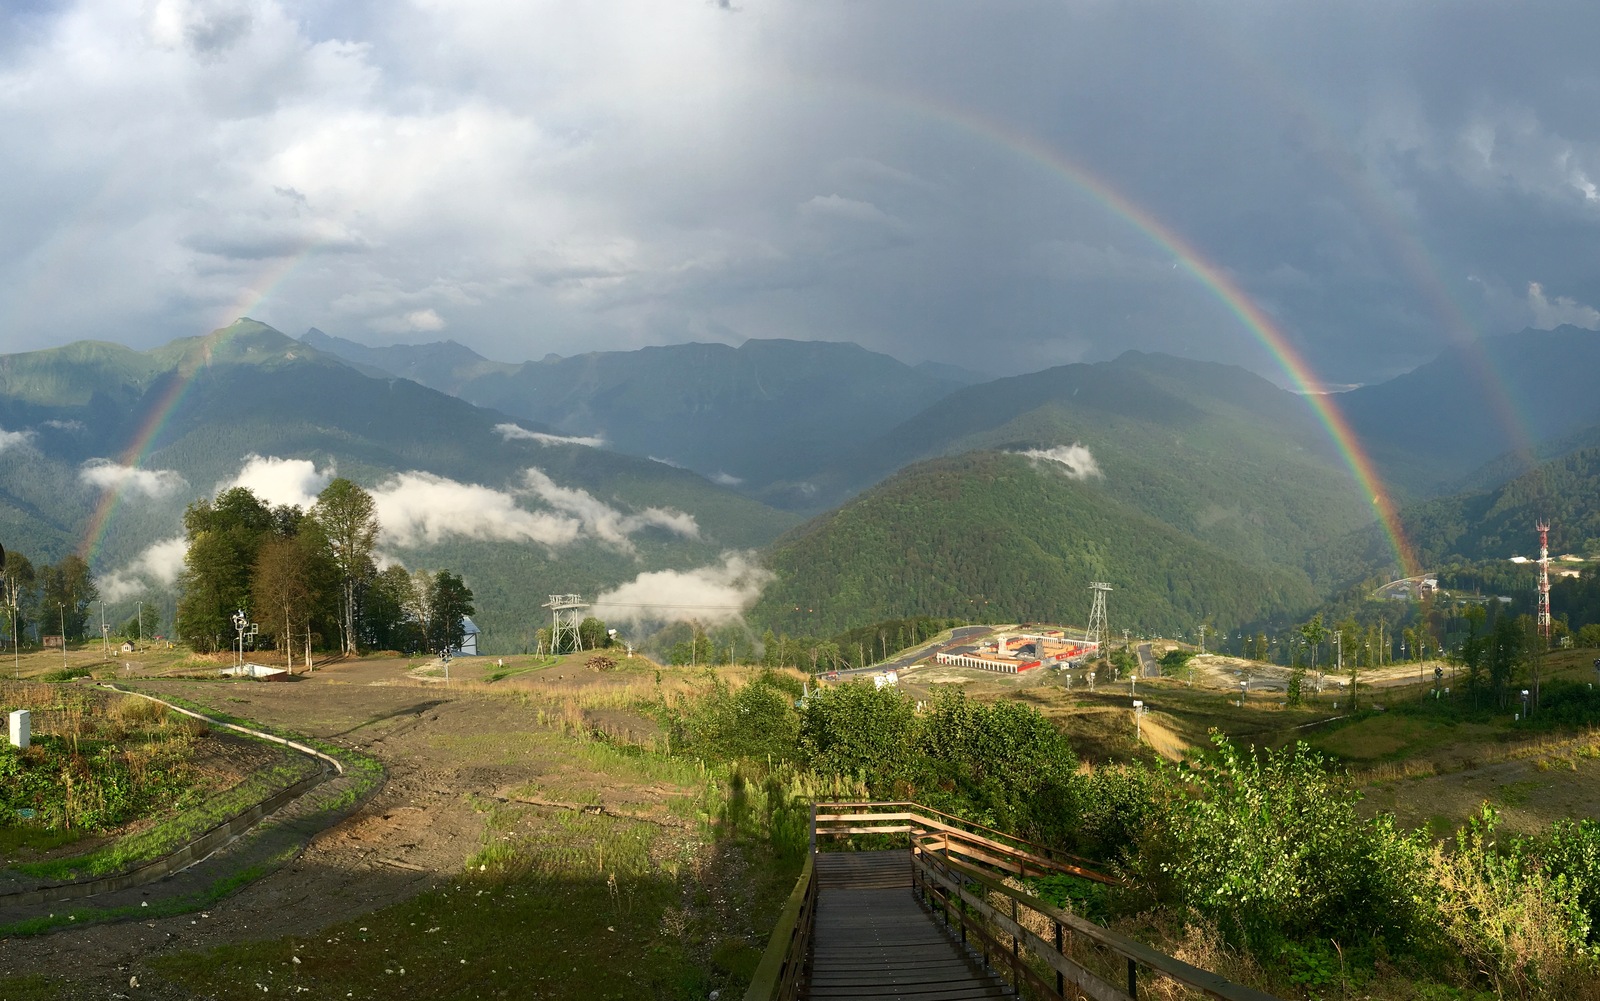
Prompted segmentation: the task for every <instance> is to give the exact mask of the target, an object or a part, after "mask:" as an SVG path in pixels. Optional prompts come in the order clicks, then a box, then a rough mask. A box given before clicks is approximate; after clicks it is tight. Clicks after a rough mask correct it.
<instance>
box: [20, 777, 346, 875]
mask: <svg viewBox="0 0 1600 1001" xmlns="http://www.w3.org/2000/svg"><path fill="white" fill-rule="evenodd" d="M316 771H317V765H316V764H314V763H313V762H311V761H310V760H308V759H307V758H305V757H303V756H301V755H298V754H297V755H295V756H294V757H293V758H290V759H288V760H285V761H283V762H280V763H278V764H276V765H273V766H272V767H270V768H267V769H265V770H263V771H258V772H255V773H254V774H252V775H250V776H249V777H248V778H246V779H245V780H244V781H242V782H240V783H238V784H237V785H235V786H233V787H232V788H230V789H226V790H224V791H222V792H220V793H217V794H215V795H211V796H207V797H206V798H205V799H204V800H202V801H201V802H200V803H199V804H197V805H196V806H194V807H191V808H190V809H188V810H185V811H183V812H182V813H179V814H177V815H175V816H171V817H163V818H160V819H158V820H157V821H156V822H155V823H153V824H151V825H150V826H149V827H146V828H144V829H142V830H139V831H136V832H134V833H132V834H130V835H128V836H126V837H123V838H118V839H117V840H115V841H113V842H111V843H110V844H107V845H103V846H101V847H100V848H97V849H95V850H94V851H92V852H90V853H88V854H87V855H80V856H75V857H70V858H60V859H50V860H49V861H45V862H28V863H22V864H19V865H16V866H13V867H12V869H13V871H15V872H19V873H22V874H23V875H27V876H32V877H34V878H36V879H43V880H48V881H51V882H58V881H60V882H65V881H67V880H76V879H94V878H97V877H100V876H108V875H111V874H112V873H117V872H123V871H126V870H128V869H132V868H134V867H136V866H138V865H140V864H142V863H144V862H148V861H150V860H152V859H156V858H160V857H161V856H162V855H165V854H166V853H168V852H170V851H173V850H175V849H177V848H179V847H182V846H183V845H184V844H186V843H188V842H189V841H192V840H194V839H195V838H197V837H199V836H200V835H202V834H204V833H205V832H206V831H208V830H210V829H211V828H213V827H215V826H217V825H218V824H220V823H222V822H223V821H225V820H227V819H228V818H229V817H232V816H233V815H234V814H236V813H239V812H241V811H242V810H244V809H245V808H247V807H249V806H250V805H251V804H253V803H256V802H258V801H260V800H263V799H266V798H267V797H268V796H271V795H272V794H273V793H275V792H277V791H278V790H280V789H283V788H286V787H287V786H290V785H292V784H294V783H295V782H298V781H300V780H301V779H303V778H306V777H308V776H310V775H313V774H315V773H316Z"/></svg>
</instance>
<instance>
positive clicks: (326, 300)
mask: <svg viewBox="0 0 1600 1001" xmlns="http://www.w3.org/2000/svg"><path fill="white" fill-rule="evenodd" d="M728 8H729V5H726V4H720V3H706V2H703V0H669V2H661V0H619V2H618V3H612V4H598V5H572V4H564V3H556V2H554V0H543V2H513V0H462V2H459V3H450V4H441V3H432V2H429V3H420V4H408V5H395V4H386V3H375V2H361V0H357V2H353V3H349V4H335V5H330V4H312V3H308V2H301V3H295V2H287V0H151V2H135V0H63V2H60V3H53V4H23V5H12V6H11V7H10V8H7V10H6V11H4V12H0V127H3V128H4V129H5V130H6V132H7V134H10V135H17V136H27V137H29V141H28V142H23V143H13V144H10V145H9V146H8V147H7V148H6V149H5V150H4V151H3V152H0V170H3V171H4V174H5V176H6V178H7V184H6V186H5V188H4V190H3V191H0V218H3V219H4V220H5V223H6V232H7V237H8V238H7V240H6V242H5V245H4V246H3V247H0V315H3V316H5V317H6V319H7V322H6V324H5V331H6V333H5V334H4V335H0V349H4V350H21V349H26V348H33V347H41V346H45V345H48V344H53V343H58V342H59V341H60V340H62V339H63V338H68V337H84V338H88V337H105V336H106V335H107V332H108V331H115V332H116V336H117V337H119V338H127V339H129V340H131V341H134V342H135V343H136V346H140V347H145V346H150V345H153V344H156V343H160V342H164V341H166V340H169V339H171V338H173V337H176V336H186V335H191V334H194V333H198V332H203V331H205V330H208V329H211V328H213V327H217V326H221V325H223V324H225V323H227V322H230V321H231V320H233V319H234V318H235V317H236V316H238V315H240V314H241V313H249V314H250V315H252V316H254V317H255V318H257V319H260V320H263V321H265V322H268V323H271V324H273V325H275V326H278V327H279V328H281V329H283V330H286V331H288V332H290V333H296V334H297V333H299V332H300V331H303V330H304V329H305V328H306V327H308V326H311V325H316V326H319V327H322V328H324V329H327V330H330V331H334V332H337V333H341V334H344V335H346V336H352V337H355V338H356V339H358V340H364V341H367V342H369V343H389V342H393V341H396V340H411V341H414V340H417V339H419V334H421V335H426V336H429V337H433V336H437V337H438V338H440V339H442V338H444V337H450V338H453V339H455V340H457V341H459V342H461V343H465V344H468V345H470V346H472V347H473V348H475V349H477V350H478V351H480V352H482V353H483V354H485V355H488V356H490V357H493V358H499V359H503V360H509V361H521V360H524V359H528V358H539V357H542V356H543V355H545V354H546V353H548V352H556V353H561V354H573V353H578V352H582V351H589V350H595V349H602V348H629V347H636V346H641V345H647V344H659V343H671V342H678V341H684V340H694V339H697V340H717V341H725V342H735V341H738V340H740V339H742V338H745V337H773V336H783V337H797V338H827V339H834V340H844V339H848V340H854V341H857V342H859V343H861V344H863V345H865V346H867V347H870V348H874V349H877V350H882V351H886V352H889V353H891V354H894V355H896V356H898V357H901V358H904V359H906V360H908V361H912V362H916V361H922V360H937V361H945V362H950V363H955V364H966V365H969V366H972V367H978V368H981V369H983V370H986V371H992V372H997V373H1008V372H1016V371H1022V370H1026V369H1034V368H1039V367H1042V366H1045V365H1049V364H1056V363H1060V362H1066V361H1075V360H1093V359H1099V358H1105V357H1109V356H1112V355H1115V354H1116V353H1119V352H1120V351H1122V350H1124V349H1127V348H1141V349H1147V350H1165V351H1170V352H1174V353H1178V354H1183V355H1188V356H1193V357H1203V358H1211V359H1218V360H1224V361H1235V362H1240V363H1243V364H1247V365H1250V366H1251V367H1253V368H1256V369H1257V370H1258V371H1262V372H1264V373H1265V374H1267V375H1269V376H1271V377H1275V378H1279V379H1280V381H1281V380H1282V374H1281V373H1280V372H1278V371H1276V369H1274V367H1273V360H1272V357H1271V354H1270V352H1268V350H1267V349H1266V348H1265V347H1264V346H1263V344H1261V343H1260V342H1259V341H1258V340H1257V339H1256V338H1255V337H1254V336H1252V335H1251V333H1250V332H1249V330H1248V329H1247V328H1246V326H1245V325H1244V324H1243V323H1242V322H1241V321H1240V320H1239V318H1238V316H1237V315H1236V313H1235V311H1234V310H1233V309H1232V308H1230V307H1229V306H1228V305H1227V304H1225V303H1224V302H1223V296H1222V295H1220V294H1219V292H1218V291H1217V289H1216V288H1215V287H1214V286H1215V285H1216V284H1217V283H1218V282H1219V281H1220V282H1225V283H1227V284H1230V285H1232V286H1235V287H1236V288H1237V289H1238V290H1240V291H1241V292H1242V293H1243V294H1244V295H1246V296H1247V297H1249V298H1250V299H1251V300H1252V301H1253V302H1254V303H1255V305H1256V306H1257V307H1259V309H1260V310H1261V313H1262V315H1265V316H1267V317H1270V318H1271V321H1272V322H1273V323H1274V324H1276V325H1277V326H1278V327H1280V328H1281V329H1282V331H1283V333H1284V335H1285V336H1286V337H1287V338H1288V339H1289V341H1290V342H1291V343H1293V344H1294V345H1295V346H1296V347H1297V348H1298V350H1299V351H1300V352H1301V353H1303V354H1304V355H1305V356H1306V357H1307V358H1308V359H1309V360H1310V362H1311V364H1312V365H1313V367H1314V368H1315V369H1316V370H1317V372H1318V373H1319V375H1320V376H1321V377H1322V379H1323V380H1324V381H1327V382H1338V383H1354V382H1361V381H1368V380H1371V379H1373V378H1377V377H1381V376H1384V375H1387V374H1390V373H1392V372H1395V371H1398V370H1400V369H1402V368H1405V367H1409V366H1410V365H1413V364H1415V363H1416V362H1418V361H1420V360H1422V359H1424V358H1426V357H1427V356H1429V355H1431V354H1432V353H1434V352H1435V351H1437V350H1438V349H1439V348H1441V347H1443V346H1446V345H1449V344H1452V343H1458V342H1461V341H1463V340H1466V339H1469V338H1473V337H1477V336H1481V335H1485V334H1497V333H1504V332H1510V331H1515V330H1517V329H1520V328H1521V327H1523V326H1525V325H1529V324H1536V323H1537V324H1546V323H1550V322H1554V321H1557V320H1563V319H1574V320H1576V321H1578V322H1587V323H1589V324H1593V323H1595V322H1600V321H1596V320H1595V316H1596V313H1595V306H1596V304H1597V303H1600V270H1596V269H1595V268H1594V267H1593V247H1594V246H1595V240H1596V237H1597V235H1600V118H1597V117H1596V116H1595V115H1593V113H1592V110H1591V108H1592V103H1593V102H1592V95H1593V94H1594V93H1595V92H1596V91H1597V90H1600V64H1597V63H1596V62H1595V61H1594V59H1593V58H1592V52H1593V50H1594V47H1595V43H1596V41H1597V37H1596V36H1600V22H1596V21H1595V19H1594V18H1593V17H1592V16H1588V14H1589V11H1588V9H1587V8H1586V7H1584V6H1581V5H1577V4H1572V3H1554V2H1546V3H1534V4H1518V5H1510V4H1503V3H1493V2H1489V0H1464V2H1461V3H1452V4H1387V5H1383V4H1370V3H1356V2H1354V0H1332V2H1329V3H1323V4H1281V3H1272V2H1268V0H1241V2H1238V3H1231V4H1226V5H1218V4H1204V5H1195V4H1190V5H1183V4H1173V3H1167V2H1161V3H1154V2H1137V0H1136V2H1131V3H1118V4H1110V3H1095V2H1067V3H1060V4H1049V5H1040V4H1021V3H1010V2H1002V3H999V4H983V5H965V6H963V5H946V6H940V7H938V8H937V9H930V8H929V7H928V6H927V5H926V4H925V3H921V2H914V0H882V2H879V3H873V4H848V3H840V2H830V0H824V2H815V0H770V2H765V0H751V2H748V3H742V4H738V5H734V6H733V9H728ZM1183 248H1188V249H1183ZM1191 254H1192V256H1191ZM1202 264H1203V266H1197V265H1202Z"/></svg>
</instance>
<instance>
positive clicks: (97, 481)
mask: <svg viewBox="0 0 1600 1001" xmlns="http://www.w3.org/2000/svg"><path fill="white" fill-rule="evenodd" d="M78 479H80V480H82V481H83V482H84V483H87V484H88V485H89V486H91V487H98V488H99V489H101V490H120V491H122V492H123V493H125V494H143V495H144V496H146V497H151V498H155V499H157V500H159V499H161V498H163V497H170V496H172V495H173V494H175V493H177V492H178V491H179V490H182V489H183V488H184V487H186V486H188V485H189V481H188V480H185V479H184V478H183V477H182V476H179V475H178V474H177V473H175V472H173V471H172V470H170V469H140V468H138V467H136V466H124V465H120V464H118V463H115V462H112V461H111V460H110V459H90V460H89V461H88V462H85V463H84V464H83V468H82V469H79V470H78Z"/></svg>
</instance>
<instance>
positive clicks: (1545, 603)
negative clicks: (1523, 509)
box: [1535, 521, 1550, 646]
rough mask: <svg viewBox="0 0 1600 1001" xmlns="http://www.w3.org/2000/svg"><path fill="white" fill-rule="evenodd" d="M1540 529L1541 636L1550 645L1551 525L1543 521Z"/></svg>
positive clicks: (1539, 525)
mask: <svg viewBox="0 0 1600 1001" xmlns="http://www.w3.org/2000/svg"><path fill="white" fill-rule="evenodd" d="M1535 527H1536V528H1538V529H1539V635H1540V636H1543V637H1544V643H1545V646H1549V645H1550V523H1549V522H1548V521H1541V522H1539V524H1538V525H1536V526H1535Z"/></svg>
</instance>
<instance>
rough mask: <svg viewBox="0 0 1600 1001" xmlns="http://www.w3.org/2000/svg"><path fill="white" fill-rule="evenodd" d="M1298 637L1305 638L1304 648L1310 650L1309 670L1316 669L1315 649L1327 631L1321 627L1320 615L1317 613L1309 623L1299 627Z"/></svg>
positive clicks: (1320, 643)
mask: <svg viewBox="0 0 1600 1001" xmlns="http://www.w3.org/2000/svg"><path fill="white" fill-rule="evenodd" d="M1300 635H1301V636H1304V637H1305V640H1306V646H1307V647H1308V648H1310V650H1311V670H1313V671H1315V670H1316V669H1317V647H1319V646H1321V645H1322V641H1323V640H1324V639H1325V638H1326V637H1327V635H1328V630H1327V629H1326V628H1325V627H1324V626H1323V625H1322V613H1321V612H1318V613H1317V614H1316V615H1313V616H1312V617H1311V621H1310V622H1307V623H1306V624H1305V625H1303V626H1301V627H1300Z"/></svg>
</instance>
